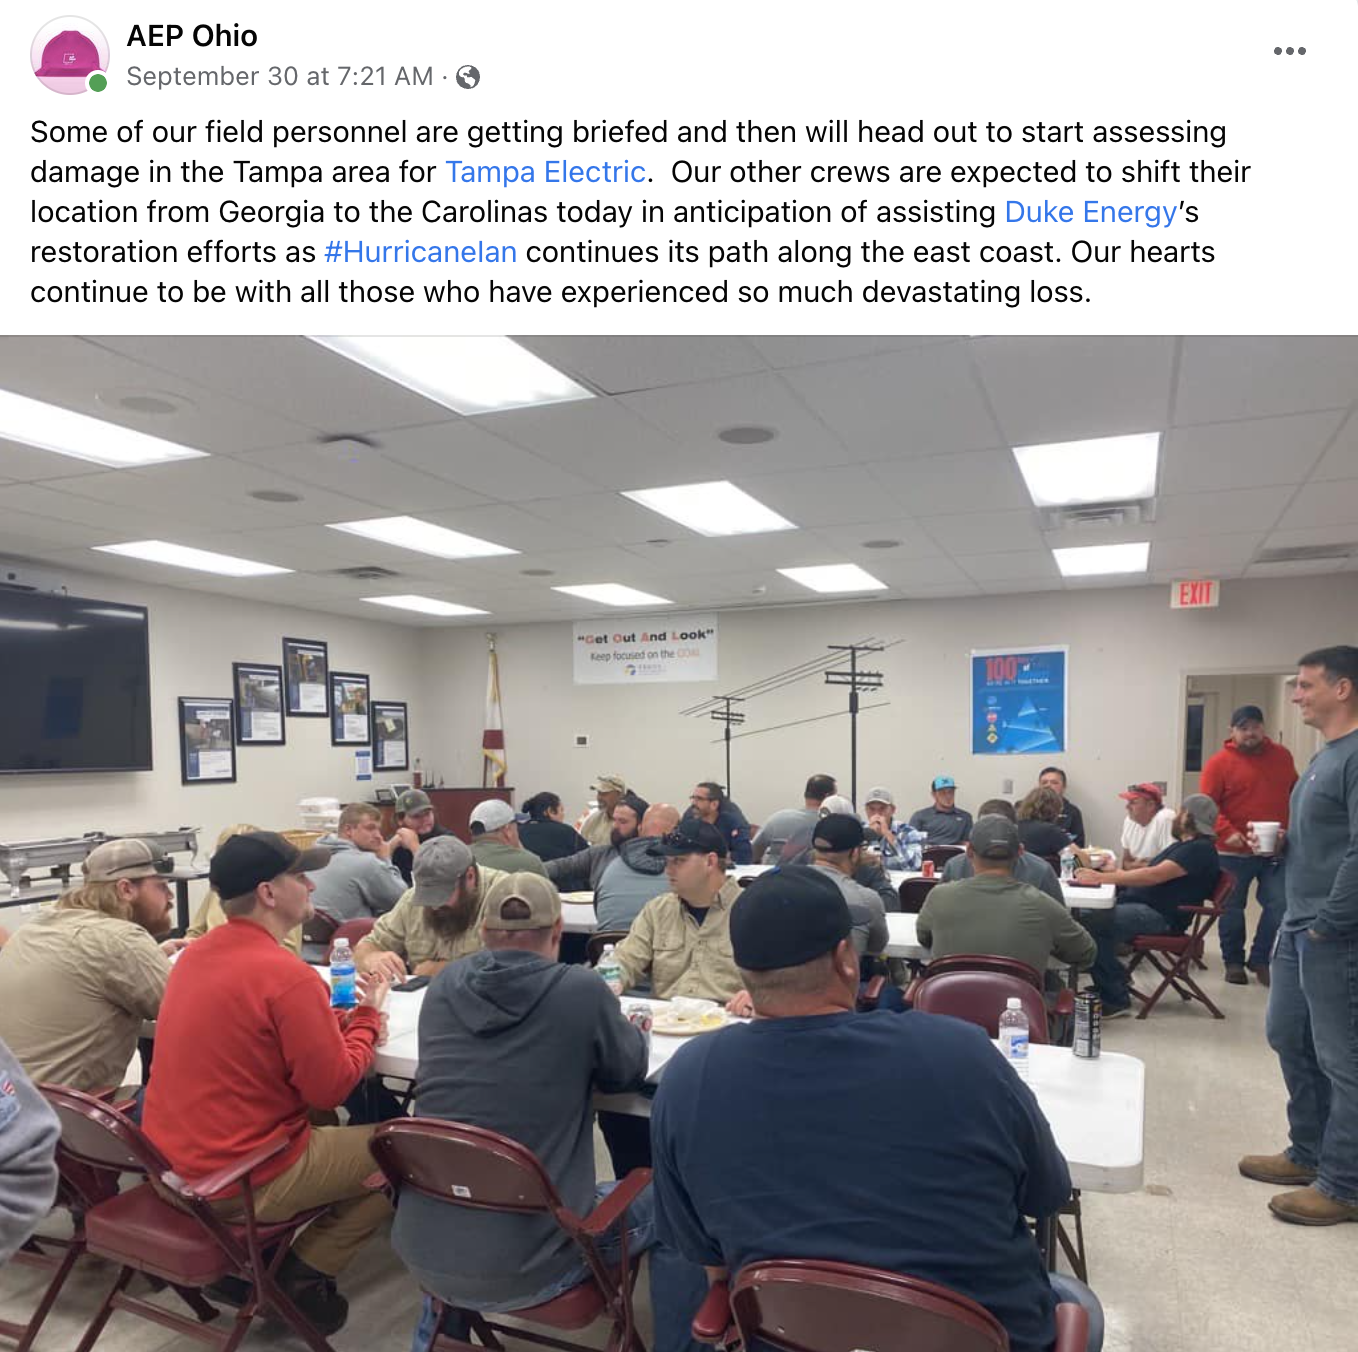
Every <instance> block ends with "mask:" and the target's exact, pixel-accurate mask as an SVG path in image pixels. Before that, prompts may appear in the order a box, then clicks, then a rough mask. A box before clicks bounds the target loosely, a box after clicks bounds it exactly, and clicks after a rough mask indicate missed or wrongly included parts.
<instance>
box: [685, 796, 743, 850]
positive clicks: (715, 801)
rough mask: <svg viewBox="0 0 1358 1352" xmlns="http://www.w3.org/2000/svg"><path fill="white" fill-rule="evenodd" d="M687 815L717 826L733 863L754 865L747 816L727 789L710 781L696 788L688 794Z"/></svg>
mask: <svg viewBox="0 0 1358 1352" xmlns="http://www.w3.org/2000/svg"><path fill="white" fill-rule="evenodd" d="M688 801H689V803H690V807H689V811H688V814H686V815H690V816H693V817H696V818H697V819H698V820H699V821H700V822H706V823H707V824H708V825H709V826H713V827H716V829H717V830H718V831H720V832H721V835H722V839H723V840H724V841H725V842H726V852H727V854H728V855H730V857H731V862H732V863H733V864H749V863H752V862H753V858H754V856H753V852H752V847H751V844H750V823H749V822H747V821H746V820H745V814H744V813H743V812H742V811H741V810H740V809H739V808H738V807H736V805H735V804H734V803H733V802H731V800H730V799H729V798H727V796H726V790H725V789H724V788H722V786H721V785H720V784H716V783H713V782H712V781H711V780H710V779H709V780H704V781H703V782H702V783H701V784H697V785H695V786H694V789H693V792H692V794H690V795H689V800H688Z"/></svg>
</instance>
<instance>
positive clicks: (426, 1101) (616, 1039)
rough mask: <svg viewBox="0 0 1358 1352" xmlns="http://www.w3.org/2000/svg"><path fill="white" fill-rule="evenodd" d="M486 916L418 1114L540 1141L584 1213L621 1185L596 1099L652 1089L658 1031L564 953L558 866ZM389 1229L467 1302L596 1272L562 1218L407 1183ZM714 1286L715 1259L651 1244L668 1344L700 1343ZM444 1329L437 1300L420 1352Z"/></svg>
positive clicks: (442, 1285)
mask: <svg viewBox="0 0 1358 1352" xmlns="http://www.w3.org/2000/svg"><path fill="white" fill-rule="evenodd" d="M481 925H482V930H483V935H484V942H485V947H484V948H483V949H482V950H481V951H480V952H477V953H474V954H472V955H471V956H470V957H469V958H467V959H466V961H464V962H459V963H456V964H454V966H453V967H452V968H451V969H450V970H449V971H447V972H445V973H444V974H443V975H442V976H440V977H438V978H437V979H436V980H435V981H434V982H433V983H432V984H431V985H430V987H429V990H428V992H427V994H426V996H425V1001H424V1007H423V1008H422V1010H421V1011H420V1043H419V1047H420V1090H419V1097H418V1098H417V1100H416V1103H415V1111H416V1113H417V1114H418V1115H419V1116H420V1117H433V1118H442V1119H444V1120H446V1121H451V1122H459V1123H466V1124H469V1125H471V1126H476V1127H484V1128H485V1129H487V1130H489V1131H495V1132H499V1133H501V1134H503V1135H505V1136H509V1137H511V1138H512V1139H513V1140H515V1141H517V1142H519V1143H520V1144H521V1145H524V1146H527V1147H528V1149H529V1150H531V1151H532V1152H533V1153H534V1154H535V1155H536V1156H537V1157H538V1159H539V1160H541V1161H542V1165H543V1167H544V1168H545V1169H546V1171H547V1173H548V1175H549V1176H550V1178H551V1179H552V1181H553V1183H555V1184H556V1187H557V1189H558V1191H559V1192H560V1194H561V1199H562V1201H563V1202H564V1203H565V1205H566V1206H567V1207H568V1208H570V1210H571V1211H573V1212H574V1213H575V1214H576V1215H577V1216H583V1215H585V1214H587V1213H588V1212H589V1211H590V1210H592V1209H593V1207H594V1205H595V1203H596V1201H597V1200H598V1199H599V1198H601V1197H602V1196H604V1195H606V1194H607V1193H608V1192H609V1191H611V1189H612V1187H613V1186H614V1185H613V1184H611V1183H607V1184H604V1185H603V1186H599V1185H598V1184H597V1182H596V1179H595V1174H594V1133H593V1113H592V1108H591V1098H592V1096H593V1094H594V1092H595V1091H596V1090H598V1091H600V1092H602V1093H620V1092H623V1091H625V1090H628V1089H634V1088H637V1087H638V1086H640V1085H641V1083H642V1082H643V1081H644V1080H645V1078H646V1067H647V1060H648V1056H647V1053H648V1048H647V1045H646V1039H645V1037H644V1036H643V1035H642V1033H641V1031H640V1030H639V1029H637V1028H635V1027H633V1026H632V1025H631V1024H630V1023H629V1022H628V1021H627V1019H626V1018H624V1017H623V1014H622V1011H621V1009H620V1008H619V1005H618V1002H617V1000H615V999H614V998H613V996H612V995H610V994H609V991H608V988H607V987H606V986H605V985H604V984H603V982H602V981H600V980H599V979H598V977H596V976H595V975H594V974H593V973H592V972H590V971H589V970H588V969H587V968H585V967H570V966H565V965H563V964H561V963H560V962H558V960H557V959H558V955H559V950H560V946H561V899H560V896H559V895H558V893H557V890H556V888H555V887H553V886H552V884H551V883H549V882H548V881H547V880H546V879H545V878H542V877H540V876H538V875H535V874H531V873H517V874H512V875H510V876H508V877H507V878H506V879H505V880H504V882H503V884H502V885H501V886H499V887H497V889H496V891H495V899H494V902H493V904H491V905H489V906H488V907H487V908H486V910H485V914H484V917H483V919H482V922H481ZM653 1207H654V1204H653V1201H652V1196H651V1192H650V1190H649V1189H647V1190H646V1191H645V1192H643V1193H642V1194H641V1195H640V1196H639V1197H638V1199H637V1200H636V1201H635V1202H633V1203H632V1205H631V1207H630V1208H629V1209H628V1212H627V1226H628V1231H629V1236H628V1246H629V1249H630V1250H631V1252H633V1253H635V1252H638V1251H639V1250H641V1249H646V1248H651V1245H652V1244H653V1240H654V1219H653V1215H654V1212H653ZM391 1238H392V1246H393V1248H395V1250H396V1252H397V1254H399V1255H400V1257H401V1260H402V1261H403V1262H404V1263H405V1264H406V1266H407V1267H409V1268H410V1270H411V1273H412V1274H413V1275H414V1277H415V1278H416V1280H417V1281H418V1282H419V1283H420V1286H421V1287H422V1288H423V1289H424V1290H425V1291H428V1292H431V1293H433V1294H434V1295H437V1296H438V1297H440V1298H441V1299H442V1300H444V1301H445V1302H447V1303H448V1304H449V1305H452V1306H456V1307H458V1308H459V1309H464V1310H465V1309H472V1310H480V1311H513V1310H516V1309H523V1308H524V1307H526V1306H530V1305H539V1304H542V1303H543V1302H545V1301H548V1300H552V1299H554V1298H555V1297H557V1296H559V1295H561V1294H562V1293H563V1292H565V1291H568V1290H569V1289H570V1288H571V1287H573V1286H578V1285H579V1284H580V1283H581V1282H584V1281H587V1280H588V1279H589V1271H588V1268H587V1267H586V1265H585V1262H584V1259H583V1258H582V1257H581V1254H580V1250H579V1248H578V1247H577V1246H576V1245H575V1244H574V1243H573V1242H572V1241H571V1240H570V1238H569V1237H568V1236H567V1235H566V1234H565V1233H564V1231H562V1230H561V1228H560V1227H559V1226H558V1225H557V1224H556V1223H555V1221H553V1220H552V1218H551V1217H550V1216H505V1215H499V1214H492V1213H489V1212H478V1211H472V1210H466V1209H461V1208H452V1207H449V1206H447V1205H444V1204H442V1203H440V1202H436V1201H433V1200H432V1199H430V1198H427V1197H423V1196H421V1195H420V1194H418V1193H416V1192H414V1191H407V1192H405V1193H403V1194H402V1195H401V1200H400V1203H399V1205H398V1207H397V1210H396V1223H395V1225H394V1227H393V1229H392V1237H391ZM616 1246H617V1237H616V1235H614V1236H610V1237H608V1238H605V1239H604V1241H603V1243H602V1245H601V1248H602V1249H603V1250H604V1252H605V1254H606V1255H608V1256H609V1257H612V1256H613V1254H614V1253H615V1252H616ZM666 1260H668V1261H666ZM676 1268H677V1269H679V1272H678V1274H677V1275H678V1276H679V1278H680V1280H679V1282H678V1283H676V1281H675V1276H676ZM705 1286H706V1283H705V1282H704V1281H703V1275H702V1272H701V1270H698V1269H696V1268H694V1267H693V1265H691V1264H684V1263H682V1261H680V1260H677V1259H676V1257H675V1256H674V1255H673V1254H672V1253H664V1252H662V1251H660V1250H657V1249H655V1248H651V1298H652V1301H653V1303H654V1306H655V1310H656V1325H657V1337H656V1347H657V1349H658V1352H659V1350H661V1349H673V1350H674V1352H680V1350H681V1349H686V1348H687V1347H688V1346H689V1332H688V1325H689V1321H690V1320H691V1319H692V1317H693V1314H694V1311H695V1310H696V1308H697V1305H698V1303H700V1302H701V1300H702V1294H703V1290H704V1288H705ZM450 1313H451V1312H450ZM448 1322H449V1323H450V1324H452V1325H454V1327H452V1328H450V1329H449V1331H450V1332H454V1333H456V1334H458V1335H459V1336H465V1333H464V1331H463V1330H462V1328H461V1327H460V1319H459V1318H457V1317H456V1316H454V1318H453V1319H451V1320H449V1321H448ZM433 1334H434V1321H433V1311H432V1306H431V1303H430V1302H429V1301H428V1299H427V1298H426V1302H425V1317H424V1319H423V1321H422V1323H421V1327H420V1331H419V1333H418V1334H417V1335H416V1338H415V1342H414V1349H415V1352H424V1349H427V1348H428V1347H429V1345H430V1342H431V1341H432V1338H433Z"/></svg>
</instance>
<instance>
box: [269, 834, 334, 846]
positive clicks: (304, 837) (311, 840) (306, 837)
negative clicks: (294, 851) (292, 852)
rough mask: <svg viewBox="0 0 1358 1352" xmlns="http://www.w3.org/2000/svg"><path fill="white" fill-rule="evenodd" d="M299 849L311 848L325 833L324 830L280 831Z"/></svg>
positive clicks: (289, 842)
mask: <svg viewBox="0 0 1358 1352" xmlns="http://www.w3.org/2000/svg"><path fill="white" fill-rule="evenodd" d="M278 834H279V835H280V836H282V837H283V839H284V840H286V841H287V842H288V844H289V845H295V846H296V847H297V848H298V849H299V850H309V849H310V848H311V847H312V846H313V845H314V844H315V843H316V842H317V841H318V840H319V839H320V838H321V836H322V835H324V834H325V833H324V832H323V831H280V832H279V833H278Z"/></svg>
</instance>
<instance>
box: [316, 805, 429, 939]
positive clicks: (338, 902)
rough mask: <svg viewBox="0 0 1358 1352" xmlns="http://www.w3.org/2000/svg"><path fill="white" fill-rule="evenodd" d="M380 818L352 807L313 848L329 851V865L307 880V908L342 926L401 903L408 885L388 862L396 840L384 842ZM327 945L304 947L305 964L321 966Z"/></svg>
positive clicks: (371, 811)
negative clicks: (309, 883)
mask: <svg viewBox="0 0 1358 1352" xmlns="http://www.w3.org/2000/svg"><path fill="white" fill-rule="evenodd" d="M380 822H381V814H380V813H379V812H378V810H377V809H376V808H375V807H372V806H371V805H370V804H368V803H350V804H349V805H348V807H346V808H345V809H344V811H343V812H341V813H340V819H339V825H338V826H337V827H336V828H335V833H334V834H333V835H328V836H322V837H321V838H320V839H319V840H318V841H317V842H316V844H317V845H319V846H322V847H323V848H325V849H327V850H329V851H330V862H329V863H328V864H327V865H326V866H325V867H324V868H323V869H321V870H320V871H319V872H318V873H317V874H316V876H315V877H314V878H313V879H312V880H311V881H312V882H313V883H314V884H315V891H314V892H312V894H311V904H312V905H313V906H314V907H315V908H316V909H317V910H318V911H324V912H325V913H326V914H327V915H330V916H333V917H334V918H335V919H336V920H338V921H340V922H341V923H343V922H344V921H346V920H359V919H361V918H362V917H363V916H365V915H371V916H379V915H385V914H386V913H387V912H388V911H389V910H391V908H392V907H393V906H395V905H396V903H397V902H398V901H399V900H400V899H401V894H402V893H403V892H404V891H405V890H406V881H405V879H404V878H403V877H401V870H400V869H398V868H397V867H396V865H395V864H393V863H392V862H391V852H392V850H394V849H395V848H396V845H397V843H398V840H397V837H393V838H392V839H391V840H383V839H382V827H381V825H380ZM328 948H329V945H328V944H319V943H317V944H304V945H303V946H302V956H303V957H304V958H305V959H306V960H307V961H308V962H324V961H325V955H326V951H327V949H328Z"/></svg>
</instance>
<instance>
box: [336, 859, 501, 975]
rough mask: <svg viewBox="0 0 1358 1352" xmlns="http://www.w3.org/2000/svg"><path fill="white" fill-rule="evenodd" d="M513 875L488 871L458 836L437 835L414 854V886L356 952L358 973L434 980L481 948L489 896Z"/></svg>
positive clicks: (383, 917) (355, 959)
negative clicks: (452, 964) (484, 915)
mask: <svg viewBox="0 0 1358 1352" xmlns="http://www.w3.org/2000/svg"><path fill="white" fill-rule="evenodd" d="M508 876H509V875H508V874H506V873H502V872H501V871H500V870H499V869H493V868H485V867H484V866H482V865H480V864H478V863H477V862H476V860H475V859H474V858H473V857H472V852H471V849H470V848H469V847H468V846H467V845H465V844H464V843H463V842H462V841H460V840H459V839H458V838H457V837H456V836H434V837H433V838H432V839H430V840H426V841H425V842H424V844H423V845H421V846H420V848H419V849H418V850H417V851H416V853H415V864H414V867H413V869H412V877H413V878H414V879H415V886H414V887H412V888H411V889H410V891H409V892H407V893H406V894H405V895H404V896H403V897H402V898H401V899H400V901H398V902H397V903H396V905H395V906H394V907H393V908H392V909H391V910H390V911H388V912H387V913H386V915H384V916H381V917H380V918H379V919H378V921H377V924H376V925H374V926H373V928H372V930H371V932H370V933H369V934H368V935H367V937H366V938H363V939H360V940H359V942H358V947H357V948H356V949H355V950H354V965H355V966H356V967H357V968H358V970H359V971H360V972H364V973H378V974H380V975H381V976H383V977H384V978H385V979H387V980H389V981H404V980H405V978H406V976H407V974H413V975H415V976H433V975H435V974H436V973H438V972H441V971H442V970H443V969H444V968H445V967H446V966H447V965H448V964H449V963H450V962H452V961H453V959H454V958H464V957H466V956H467V954H468V953H475V952H477V951H478V950H479V949H480V948H481V946H482V945H481V916H482V912H483V909H484V906H485V898H486V893H487V892H488V891H489V890H490V888H491V886H492V885H493V884H495V883H496V882H498V881H499V880H500V879H501V878H506V877H508Z"/></svg>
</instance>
